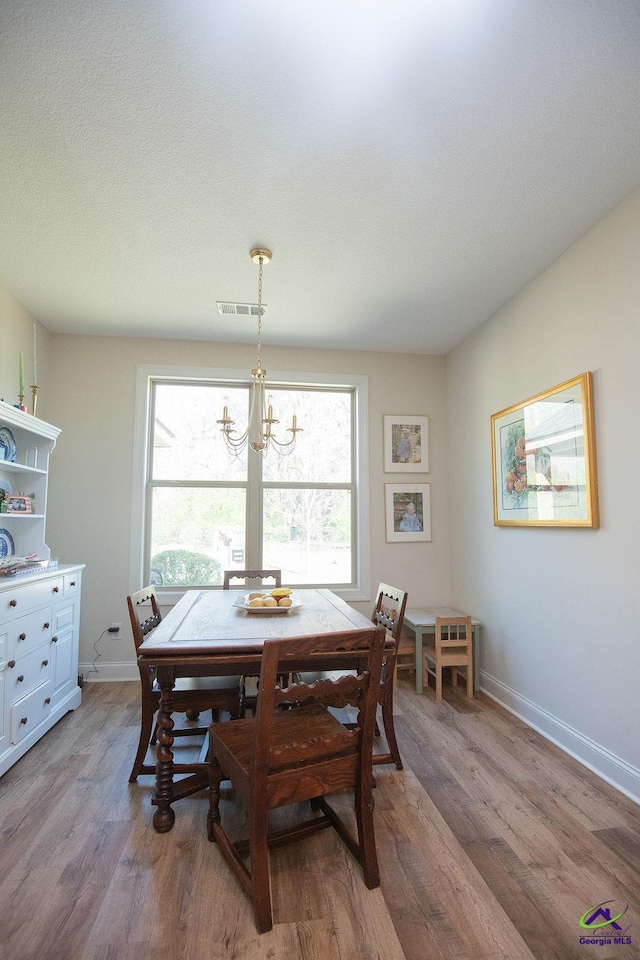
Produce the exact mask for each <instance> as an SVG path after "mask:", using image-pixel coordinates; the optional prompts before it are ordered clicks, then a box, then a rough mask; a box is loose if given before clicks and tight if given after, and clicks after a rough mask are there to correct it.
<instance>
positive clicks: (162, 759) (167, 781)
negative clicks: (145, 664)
mask: <svg viewBox="0 0 640 960" xmlns="http://www.w3.org/2000/svg"><path fill="white" fill-rule="evenodd" d="M161 674H162V675H161ZM174 682H175V681H174V677H173V676H172V675H169V676H168V677H167V676H166V675H164V671H161V670H160V669H159V670H158V686H159V687H160V710H159V713H158V747H157V760H156V793H155V796H154V798H153V800H152V801H151V802H152V803H153V804H154V805H155V806H156V807H157V809H156V812H155V813H154V815H153V825H154V827H155V829H156V830H157V831H158V833H166V832H167V831H168V830H171V827H172V826H173V823H174V820H175V818H176V815H175V812H174V811H173V809H172V807H171V801H172V800H173V751H172V749H171V748H172V746H173V735H172V731H173V717H172V716H171V714H172V712H173V685H174Z"/></svg>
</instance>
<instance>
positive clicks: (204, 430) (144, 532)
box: [134, 368, 368, 596]
mask: <svg viewBox="0 0 640 960" xmlns="http://www.w3.org/2000/svg"><path fill="white" fill-rule="evenodd" d="M226 373H227V379H223V378H222V377H220V376H216V375H214V374H213V372H212V373H211V375H209V376H207V377H203V376H197V377H195V376H193V372H191V375H190V376H189V377H188V378H187V377H185V376H182V377H179V376H176V375H175V373H173V374H171V375H168V374H167V373H166V371H165V372H161V371H157V370H156V371H155V372H153V373H151V372H150V368H141V377H140V379H141V380H142V382H143V384H144V392H145V398H144V404H143V405H142V406H143V409H144V411H145V420H146V444H141V445H140V446H142V448H143V449H146V458H145V462H144V464H143V469H142V471H141V474H142V484H141V486H142V488H143V490H142V496H141V497H140V506H141V508H142V509H141V513H142V516H143V518H144V520H143V524H142V529H141V530H140V535H141V538H142V551H141V556H140V560H139V567H140V571H139V574H140V575H139V576H138V578H137V581H136V582H138V583H142V582H144V583H149V582H151V583H155V584H156V585H157V586H158V589H159V591H160V592H171V591H176V590H183V589H184V588H188V587H217V586H220V585H221V584H222V578H223V571H224V570H225V569H234V568H235V569H241V568H253V569H260V568H278V569H281V570H282V576H283V583H286V584H287V585H289V586H300V587H303V586H326V587H332V588H337V589H339V590H341V592H342V591H345V592H346V593H347V594H349V595H352V596H355V594H354V591H356V590H357V588H358V586H359V583H360V581H361V579H362V574H363V566H364V564H363V547H364V546H365V545H366V549H367V550H368V539H367V531H366V529H365V525H364V524H363V522H362V517H361V513H362V509H363V503H364V501H363V492H364V493H366V484H363V483H362V482H361V481H360V482H359V478H360V477H361V475H362V469H363V464H362V460H363V456H364V453H363V449H362V446H363V445H362V444H360V446H359V444H358V440H359V438H361V437H362V436H363V435H364V434H363V427H364V424H363V418H364V411H365V394H366V381H365V380H364V379H363V378H349V379H348V381H347V382H345V380H344V378H342V379H341V382H340V383H330V382H327V378H326V377H323V378H322V382H321V383H319V382H312V380H311V379H310V378H308V376H307V379H306V381H305V382H302V375H296V376H295V381H294V383H291V384H289V383H287V382H286V380H285V378H284V377H283V376H282V375H280V376H279V378H278V382H277V384H275V383H274V385H273V386H272V387H270V388H269V390H268V395H269V398H270V399H269V402H270V403H272V404H273V408H274V411H275V414H276V416H278V417H279V419H280V421H281V422H280V424H279V425H278V427H277V428H276V436H278V438H284V437H285V436H286V427H287V425H288V424H289V423H290V421H291V416H292V414H293V413H295V414H296V416H297V418H298V423H299V424H300V425H301V426H302V428H303V430H302V432H301V433H299V434H298V440H297V443H296V447H295V449H294V451H293V452H292V453H290V454H287V455H286V456H280V455H278V454H277V453H276V452H275V451H271V452H269V453H268V454H267V455H266V457H263V456H261V455H259V454H256V453H254V452H253V451H247V450H245V451H244V452H243V453H242V454H241V455H240V456H234V454H233V453H231V452H229V451H228V450H227V448H226V446H225V444H224V440H223V438H222V434H221V431H220V426H219V424H218V423H217V422H216V421H217V420H218V419H219V418H220V417H221V415H222V413H221V411H222V408H223V406H225V405H227V406H228V407H229V410H230V414H231V416H232V417H233V418H234V419H235V421H236V426H237V429H238V432H240V433H241V432H242V431H243V429H244V427H245V425H246V418H247V412H248V402H249V386H248V384H246V383H239V382H237V381H236V380H235V379H233V378H232V379H229V373H230V372H229V371H227V372H226ZM305 376H306V375H305ZM292 379H293V378H292ZM141 392H142V384H140V389H139V393H140V394H141ZM139 399H142V397H141V396H140V397H139ZM135 515H136V510H135V509H134V516H135Z"/></svg>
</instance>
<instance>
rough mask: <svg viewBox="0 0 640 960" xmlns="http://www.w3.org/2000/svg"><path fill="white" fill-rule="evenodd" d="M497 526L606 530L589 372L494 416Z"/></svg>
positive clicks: (493, 450)
mask: <svg viewBox="0 0 640 960" xmlns="http://www.w3.org/2000/svg"><path fill="white" fill-rule="evenodd" d="M491 449H492V462H493V522H494V524H495V525H496V526H498V527H594V528H597V527H598V526H599V525H600V518H599V512H598V481H597V472H596V448H595V434H594V417H593V391H592V377H591V373H590V372H588V371H587V372H586V373H583V374H581V375H580V376H578V377H574V378H573V379H572V380H567V381H566V382H565V383H561V384H560V385H559V386H557V387H552V389H551V390H546V391H545V392H544V393H540V394H538V395H537V396H535V397H530V398H529V399H528V400H523V401H522V402H521V403H516V404H514V405H513V406H512V407H507V409H506V410H501V411H500V412H499V413H494V414H493V416H492V417H491Z"/></svg>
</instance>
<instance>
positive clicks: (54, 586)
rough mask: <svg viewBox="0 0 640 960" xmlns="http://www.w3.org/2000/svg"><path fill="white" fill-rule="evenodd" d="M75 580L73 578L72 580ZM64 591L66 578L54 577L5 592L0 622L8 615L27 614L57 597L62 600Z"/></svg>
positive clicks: (3, 593)
mask: <svg viewBox="0 0 640 960" xmlns="http://www.w3.org/2000/svg"><path fill="white" fill-rule="evenodd" d="M72 579H73V578H72ZM63 589H64V578H63V577H53V578H52V579H51V580H42V581H41V582H40V583H30V584H29V585H28V586H16V587H15V588H14V589H13V590H3V592H2V606H1V607H0V620H2V619H5V617H4V616H3V614H4V615H6V614H14V613H15V614H17V615H18V616H20V614H21V613H26V612H27V611H28V610H32V609H33V608H34V607H41V606H42V605H43V604H45V603H48V602H49V601H51V600H55V599H56V597H59V598H60V599H62V591H63Z"/></svg>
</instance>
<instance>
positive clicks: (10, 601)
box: [9, 600, 18, 607]
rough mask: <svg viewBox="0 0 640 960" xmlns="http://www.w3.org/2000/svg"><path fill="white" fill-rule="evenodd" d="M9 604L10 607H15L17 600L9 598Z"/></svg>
mask: <svg viewBox="0 0 640 960" xmlns="http://www.w3.org/2000/svg"><path fill="white" fill-rule="evenodd" d="M9 606H10V607H17V606H18V601H17V600H9Z"/></svg>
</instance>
